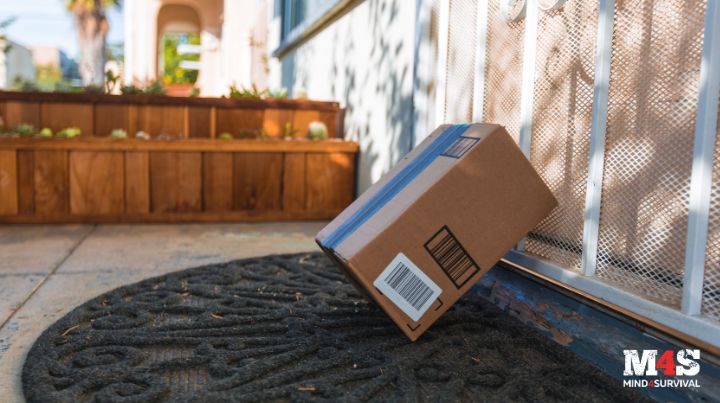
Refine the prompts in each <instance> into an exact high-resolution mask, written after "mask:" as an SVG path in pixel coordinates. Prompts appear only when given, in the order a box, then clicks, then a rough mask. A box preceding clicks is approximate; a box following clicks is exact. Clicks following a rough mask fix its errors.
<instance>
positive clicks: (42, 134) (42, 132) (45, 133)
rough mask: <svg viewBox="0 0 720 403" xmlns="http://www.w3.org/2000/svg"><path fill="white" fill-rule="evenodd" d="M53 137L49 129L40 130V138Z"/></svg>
mask: <svg viewBox="0 0 720 403" xmlns="http://www.w3.org/2000/svg"><path fill="white" fill-rule="evenodd" d="M52 136H53V131H52V129H50V128H49V127H44V128H43V129H42V130H40V137H45V138H50V137H52Z"/></svg>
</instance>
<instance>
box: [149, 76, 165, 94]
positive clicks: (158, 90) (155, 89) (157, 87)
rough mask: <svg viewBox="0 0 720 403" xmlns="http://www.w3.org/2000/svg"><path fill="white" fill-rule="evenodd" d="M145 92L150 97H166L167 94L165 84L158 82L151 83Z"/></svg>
mask: <svg viewBox="0 0 720 403" xmlns="http://www.w3.org/2000/svg"><path fill="white" fill-rule="evenodd" d="M143 92H144V93H146V94H149V95H165V94H166V93H167V91H166V90H165V87H164V86H163V84H162V83H161V82H160V81H158V80H155V81H153V82H152V83H150V85H148V86H147V87H145V90H144V91H143Z"/></svg>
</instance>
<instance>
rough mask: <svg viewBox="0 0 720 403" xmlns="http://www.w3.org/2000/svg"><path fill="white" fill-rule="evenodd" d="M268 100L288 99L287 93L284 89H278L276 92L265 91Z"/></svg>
mask: <svg viewBox="0 0 720 403" xmlns="http://www.w3.org/2000/svg"><path fill="white" fill-rule="evenodd" d="M266 94H267V97H268V98H276V99H284V98H287V97H288V91H287V89H286V88H280V89H277V90H270V89H268V90H266Z"/></svg>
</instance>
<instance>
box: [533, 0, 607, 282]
mask: <svg viewBox="0 0 720 403" xmlns="http://www.w3.org/2000/svg"><path fill="white" fill-rule="evenodd" d="M597 23H598V9H597V3H596V2H589V1H585V2H580V1H575V2H568V3H567V4H566V5H565V6H564V7H563V8H561V9H558V10H552V11H549V12H544V13H541V14H540V18H539V22H538V24H539V26H538V36H537V55H536V63H535V66H536V68H535V86H534V95H533V120H532V122H533V125H532V141H531V150H530V161H531V162H532V164H533V166H534V167H535V168H536V169H537V170H538V172H539V173H540V175H541V176H542V178H543V179H544V180H545V183H546V184H547V185H548V186H549V187H550V189H551V190H552V191H553V194H554V195H555V197H556V198H557V199H558V204H559V206H558V208H556V209H555V210H554V211H553V213H552V214H551V215H550V216H549V217H547V218H546V219H545V220H544V221H543V222H542V223H540V225H538V227H537V228H535V229H534V230H533V231H532V232H531V233H530V234H529V236H528V238H527V240H526V244H525V250H526V251H528V252H531V253H535V254H537V255H540V256H542V257H545V258H547V259H550V260H552V261H555V262H558V263H560V264H562V265H563V266H564V267H567V268H570V269H572V270H576V271H579V270H580V262H581V257H582V237H583V225H584V217H583V211H584V208H585V189H586V186H587V175H588V147H589V143H590V129H591V126H592V103H593V87H594V79H595V42H596V37H597Z"/></svg>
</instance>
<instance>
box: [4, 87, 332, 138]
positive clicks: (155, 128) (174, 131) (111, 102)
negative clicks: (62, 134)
mask: <svg viewBox="0 0 720 403" xmlns="http://www.w3.org/2000/svg"><path fill="white" fill-rule="evenodd" d="M341 114H342V110H341V109H340V106H339V105H338V103H337V102H324V101H311V100H304V99H236V98H204V97H203V98H200V97H197V98H194V97H169V96H155V95H105V94H67V93H46V92H13V91H0V116H2V118H3V121H4V122H5V127H6V128H8V129H14V128H15V127H17V126H18V125H20V124H22V123H27V124H31V125H33V126H34V127H35V128H36V129H38V130H40V129H42V128H45V127H47V128H50V129H51V130H53V131H54V132H56V131H58V130H61V129H64V128H66V127H78V128H80V129H81V130H82V132H83V135H84V136H97V137H106V136H109V135H110V133H111V132H112V131H113V130H115V129H123V130H125V131H127V133H128V135H129V136H130V137H134V135H135V133H136V132H138V131H140V130H142V131H144V132H147V133H149V134H150V135H152V136H157V135H161V134H163V135H167V136H170V137H172V138H185V139H187V138H216V137H219V136H220V134H222V133H230V134H232V135H234V136H238V135H241V134H243V133H245V134H247V133H258V132H260V131H261V130H262V131H263V132H264V133H265V134H266V135H268V136H269V137H272V138H281V137H283V136H285V135H287V134H292V135H293V136H297V137H304V136H305V134H306V133H307V130H308V125H309V124H310V122H313V121H319V122H323V123H325V125H326V126H327V128H328V138H336V137H342V134H343V127H342V118H341Z"/></svg>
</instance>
